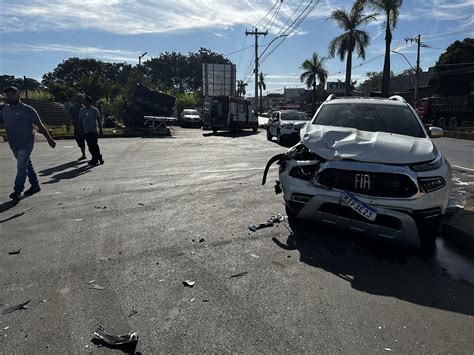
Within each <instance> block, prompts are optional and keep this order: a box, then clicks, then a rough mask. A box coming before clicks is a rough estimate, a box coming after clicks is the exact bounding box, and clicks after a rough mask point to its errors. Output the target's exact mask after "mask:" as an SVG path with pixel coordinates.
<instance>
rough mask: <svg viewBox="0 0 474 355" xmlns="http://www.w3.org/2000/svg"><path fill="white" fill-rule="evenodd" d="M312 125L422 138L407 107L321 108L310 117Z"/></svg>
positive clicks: (333, 106) (420, 131)
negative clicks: (313, 116) (312, 117)
mask: <svg viewBox="0 0 474 355" xmlns="http://www.w3.org/2000/svg"><path fill="white" fill-rule="evenodd" d="M313 124H317V125H324V126H336V127H349V128H355V129H359V130H361V131H369V132H387V133H393V134H401V135H405V136H411V137H419V138H423V137H426V134H425V132H424V131H423V128H422V127H421V125H420V123H419V121H418V119H417V118H416V116H415V115H414V114H413V112H412V111H411V109H410V108H409V107H408V106H395V105H383V104H376V105H374V104H355V103H340V104H339V103H338V104H331V105H324V106H323V107H321V109H320V110H319V112H318V114H317V115H316V117H315V118H314V120H313Z"/></svg>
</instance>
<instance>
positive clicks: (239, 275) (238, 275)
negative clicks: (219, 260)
mask: <svg viewBox="0 0 474 355" xmlns="http://www.w3.org/2000/svg"><path fill="white" fill-rule="evenodd" d="M247 274H248V272H247V271H243V272H241V273H239V274H235V275H231V276H230V278H231V279H232V278H234V277H241V276H245V275H247Z"/></svg>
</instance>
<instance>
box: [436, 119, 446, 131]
mask: <svg viewBox="0 0 474 355" xmlns="http://www.w3.org/2000/svg"><path fill="white" fill-rule="evenodd" d="M436 124H437V126H438V127H441V128H443V127H444V126H446V118H444V117H440V118H438V121H437V122H436Z"/></svg>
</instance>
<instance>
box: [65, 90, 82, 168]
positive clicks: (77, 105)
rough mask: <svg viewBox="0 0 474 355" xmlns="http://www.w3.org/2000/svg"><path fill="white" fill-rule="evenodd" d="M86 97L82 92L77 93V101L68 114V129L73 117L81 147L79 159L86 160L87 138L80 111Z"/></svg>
mask: <svg viewBox="0 0 474 355" xmlns="http://www.w3.org/2000/svg"><path fill="white" fill-rule="evenodd" d="M83 99H84V97H83V96H82V95H81V94H77V95H76V97H75V103H74V104H73V105H72V106H71V107H70V108H69V110H68V114H69V118H68V121H67V124H66V127H67V130H68V131H69V127H70V124H71V118H72V124H73V126H74V138H75V139H76V143H77V146H78V147H79V148H80V149H81V153H82V155H81V157H80V158H79V159H77V160H84V159H87V157H86V140H85V138H84V132H83V129H82V122H81V120H80V119H79V113H80V111H81V108H82V107H84V106H83V105H82V101H83Z"/></svg>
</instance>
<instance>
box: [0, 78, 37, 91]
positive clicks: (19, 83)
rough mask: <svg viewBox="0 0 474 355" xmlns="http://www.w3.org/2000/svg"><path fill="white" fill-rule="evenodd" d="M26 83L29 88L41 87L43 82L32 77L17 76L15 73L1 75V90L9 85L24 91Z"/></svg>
mask: <svg viewBox="0 0 474 355" xmlns="http://www.w3.org/2000/svg"><path fill="white" fill-rule="evenodd" d="M25 84H26V87H27V89H28V90H38V89H41V88H42V86H41V83H40V82H38V81H37V80H35V79H32V78H26V80H25V79H24V78H17V77H15V76H14V75H0V90H1V91H2V92H3V90H4V89H5V88H6V87H8V86H16V87H17V88H18V89H19V90H20V91H23V90H24V88H25Z"/></svg>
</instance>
